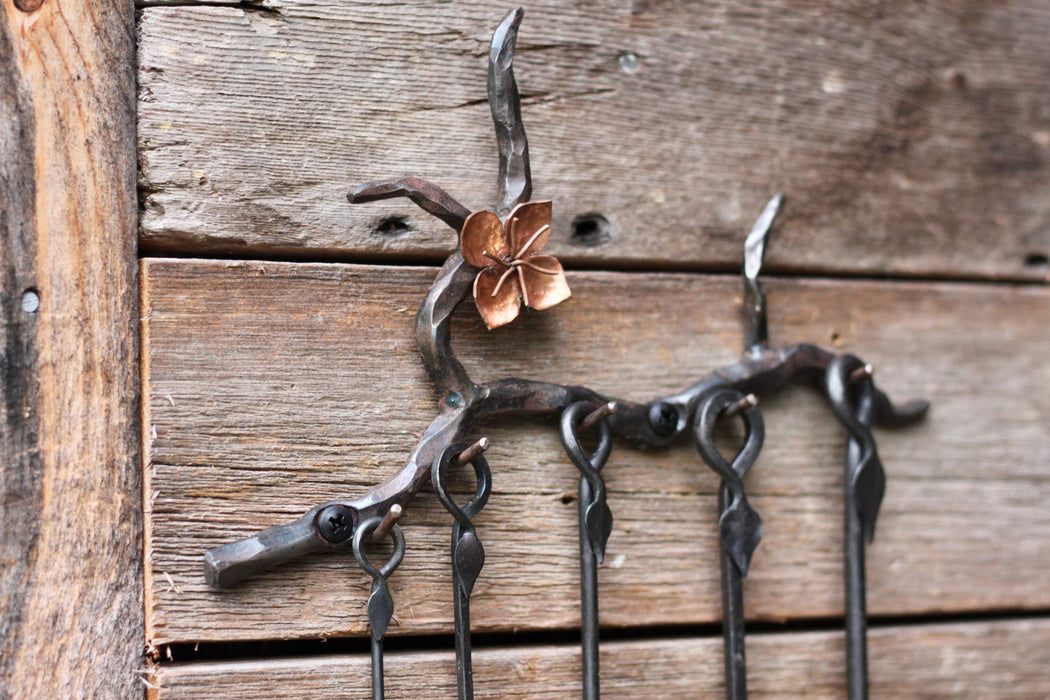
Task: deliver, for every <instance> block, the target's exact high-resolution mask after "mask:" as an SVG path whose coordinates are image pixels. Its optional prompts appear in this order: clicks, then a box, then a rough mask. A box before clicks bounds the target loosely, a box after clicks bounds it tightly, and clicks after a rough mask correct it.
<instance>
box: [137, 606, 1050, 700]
mask: <svg viewBox="0 0 1050 700" xmlns="http://www.w3.org/2000/svg"><path fill="white" fill-rule="evenodd" d="M747 641H748V690H749V693H750V696H751V697H760V698H774V697H777V698H801V697H805V698H836V699H837V698H841V697H843V693H844V690H843V688H844V683H845V668H844V665H843V661H842V659H843V653H842V648H843V644H844V643H843V641H842V635H841V634H837V633H834V632H811V633H798V634H755V635H750V636H749V637H748V640H747ZM601 663H602V697H606V698H643V697H644V698H689V700H697V699H699V698H722V697H724V696H725V691H724V690H723V687H722V649H721V640H719V639H711V638H699V639H688V638H679V639H661V640H658V641H646V642H641V641H639V642H614V643H606V644H603V645H602V661H601ZM579 666H580V654H579V649H578V648H577V647H575V646H543V647H517V648H502V649H481V650H476V651H475V653H474V674H475V678H476V683H475V694H476V696H477V697H479V698H503V699H511V698H529V699H530V700H534V699H535V698H550V699H551V700H553V699H554V698H578V697H580V680H579ZM386 667H387V674H386V691H387V697H389V698H418V697H420V692H419V689H420V688H427V693H426V697H431V698H445V697H447V698H451V697H455V693H456V691H455V687H456V677H455V661H454V660H453V658H452V654H451V653H438V652H426V653H401V654H389V655H388V656H387V661H386ZM1048 669H1050V623H1048V622H1047V621H1046V620H1019V621H1013V622H992V623H988V622H979V623H967V624H940V625H928V626H909V627H886V628H880V629H875V630H872V631H871V680H872V686H871V695H872V697H873V698H959V697H966V698H996V700H1000V699H1002V698H1038V697H1046V696H1047V694H1050V671H1048ZM152 682H153V683H154V684H155V685H158V686H159V688H158V689H155V690H154V691H151V697H153V698H156V699H157V700H177V699H179V698H202V697H222V698H228V699H229V700H239V699H240V698H245V699H248V698H250V699H252V700H255V699H256V698H284V697H311V698H318V697H325V698H363V697H368V692H369V691H368V688H369V676H368V660H367V658H365V657H364V656H363V655H362V656H350V657H348V656H325V657H311V658H299V659H279V660H260V661H238V662H227V663H200V664H182V665H179V664H174V665H171V666H164V667H161V668H160V669H159V670H158V671H157V673H156V675H155V677H154V678H153V681H152Z"/></svg>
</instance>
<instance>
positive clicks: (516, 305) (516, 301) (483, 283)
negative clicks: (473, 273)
mask: <svg viewBox="0 0 1050 700" xmlns="http://www.w3.org/2000/svg"><path fill="white" fill-rule="evenodd" d="M504 271H506V268H503V269H501V268H498V267H495V266H493V267H488V268H485V269H484V270H482V271H481V272H479V273H478V276H477V277H475V278H474V304H475V305H476V306H477V307H478V313H479V314H481V318H482V319H484V321H485V325H486V326H488V328H489V330H492V329H493V328H496V327H497V326H504V325H506V324H508V323H510V322H511V321H513V320H514V319H516V318H517V317H518V313H519V312H520V311H521V287H520V286H518V276H517V275H516V274H514V272H511V273H510V274H509V275H508V276H507V279H505V280H503V284H502V285H500V288H499V291H498V292H497V293H496V296H492V292H493V290H494V289H495V288H496V285H497V284H498V283H499V279H500V277H501V276H502V275H503V272H504Z"/></svg>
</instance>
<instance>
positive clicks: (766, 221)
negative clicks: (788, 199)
mask: <svg viewBox="0 0 1050 700" xmlns="http://www.w3.org/2000/svg"><path fill="white" fill-rule="evenodd" d="M783 203H784V194H783V193H782V192H777V193H776V194H775V195H773V198H772V199H770V200H769V202H767V203H766V208H765V209H763V210H762V213H761V214H760V215H759V216H758V219H756V220H755V225H754V226H752V227H751V233H749V234H747V240H745V241H744V318H745V322H746V324H747V325H746V328H745V329H744V348H745V350H747V351H749V352H752V353H754V352H756V351H758V350H759V349H760V348H761V347H762V346H764V345H765V344H766V342H767V341H768V340H769V326H768V324H767V323H766V295H765V293H764V292H763V291H762V283H761V282H759V281H758V273H760V272H761V271H762V258H763V257H764V256H765V254H766V237H767V236H768V235H769V231H770V229H771V228H773V220H774V219H775V218H777V213H778V212H779V211H780V207H781V205H782V204H783Z"/></svg>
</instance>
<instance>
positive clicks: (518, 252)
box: [507, 200, 551, 258]
mask: <svg viewBox="0 0 1050 700" xmlns="http://www.w3.org/2000/svg"><path fill="white" fill-rule="evenodd" d="M514 219H517V220H518V222H517V223H516V224H512V222H513V221H514ZM544 226H546V227H547V230H546V231H544V232H543V233H541V234H540V235H539V236H537V237H536V240H534V241H533V242H532V243H531V244H530V245H529V248H528V250H525V251H523V250H522V247H523V246H524V245H525V244H526V243H528V242H529V239H530V238H532V237H533V236H535V235H536V232H537V231H539V230H540V229H542V228H543V227H544ZM550 226H551V203H550V201H549V200H548V201H546V202H525V203H524V204H519V205H518V206H516V207H514V210H513V211H511V213H510V216H508V217H507V242H508V243H509V244H510V248H511V255H514V256H516V257H519V258H525V257H528V256H529V255H530V254H531V253H538V252H540V250H542V249H543V246H545V245H547V239H548V238H550V237H551V229H550Z"/></svg>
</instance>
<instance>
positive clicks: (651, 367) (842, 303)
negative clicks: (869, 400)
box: [144, 260, 1050, 644]
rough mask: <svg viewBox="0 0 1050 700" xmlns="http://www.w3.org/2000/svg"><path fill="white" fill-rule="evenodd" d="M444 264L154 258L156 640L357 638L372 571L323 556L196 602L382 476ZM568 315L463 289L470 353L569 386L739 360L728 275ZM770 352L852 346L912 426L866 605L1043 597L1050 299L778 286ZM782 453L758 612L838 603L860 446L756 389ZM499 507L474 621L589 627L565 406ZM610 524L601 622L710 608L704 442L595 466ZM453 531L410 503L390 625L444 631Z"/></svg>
mask: <svg viewBox="0 0 1050 700" xmlns="http://www.w3.org/2000/svg"><path fill="white" fill-rule="evenodd" d="M434 275H435V270H434V269H425V268H409V267H370V266H348V265H321V264H282V263H247V262H245V263H242V262H204V261H196V262H191V261H170V260H150V261H147V264H146V266H145V275H144V289H145V292H146V301H145V303H144V318H145V321H146V323H145V329H146V338H147V340H146V343H147V348H146V349H145V350H144V353H145V355H146V359H147V363H148V365H147V366H148V372H149V376H148V378H147V386H148V392H149V396H148V409H149V417H148V423H147V426H146V430H147V433H148V441H149V448H148V453H149V460H148V470H147V475H148V480H149V484H148V492H149V499H148V500H149V503H150V506H151V507H150V513H149V514H148V516H147V517H148V519H149V521H150V525H149V528H150V533H151V535H150V536H151V538H152V539H151V542H150V544H149V551H148V555H147V556H148V558H149V561H148V564H147V572H148V574H149V576H150V581H149V582H148V589H149V591H150V595H151V600H150V602H149V604H148V606H147V607H148V611H149V612H148V635H149V637H150V639H151V640H152V641H154V642H155V643H158V644H159V643H163V642H172V641H193V640H233V639H268V638H294V637H317V636H339V635H360V634H362V633H363V632H364V631H365V630H366V619H365V615H364V601H365V597H366V595H367V590H368V585H369V581H368V579H367V578H366V577H365V576H364V575H363V574H362V573H361V572H360V571H359V570H358V569H357V567H356V565H355V564H354V563H353V562H352V560H351V559H350V558H349V557H341V556H332V555H326V556H321V555H318V556H314V557H311V558H308V559H305V560H302V561H301V562H300V563H298V564H296V565H294V566H288V567H284V568H279V569H277V570H274V571H272V572H271V573H269V574H267V575H266V576H263V577H260V578H257V579H254V580H250V581H247V582H245V583H243V584H241V585H239V586H238V587H235V588H234V589H231V590H222V591H213V590H209V589H208V588H207V587H206V586H205V583H204V580H203V575H202V560H201V556H202V552H203V551H204V550H205V549H207V548H209V547H214V546H216V545H219V544H222V543H224V542H227V541H230V540H232V539H238V538H241V537H244V536H247V535H248V534H250V533H252V532H254V531H256V530H259V529H262V528H264V527H267V526H269V525H272V524H275V523H278V522H283V521H287V520H289V519H292V518H295V517H298V516H299V515H300V514H301V513H302V512H304V511H305V510H307V509H308V508H310V507H311V506H313V505H314V504H316V503H319V502H323V501H325V500H328V499H330V498H334V497H342V496H354V495H358V494H360V493H361V492H363V491H364V490H365V489H366V488H368V487H370V486H371V485H373V484H375V483H377V482H378V481H381V480H383V479H385V478H387V477H388V476H390V475H391V474H393V473H394V472H395V471H396V470H397V469H398V468H399V467H400V466H401V464H402V463H403V460H404V459H405V457H406V455H407V454H408V452H409V450H410V448H411V447H412V445H413V443H414V441H415V439H416V437H417V435H418V434H419V433H420V432H421V431H422V430H423V429H424V427H425V426H426V425H427V423H428V422H429V421H430V420H431V418H432V417H433V416H434V415H435V413H436V410H435V405H434V403H433V402H434V400H435V398H434V396H433V393H432V390H431V388H430V386H429V385H428V383H427V379H426V375H425V373H424V371H423V368H422V367H421V365H420V363H419V360H418V357H417V356H416V354H415V347H414V345H413V342H412V320H413V316H414V313H415V307H416V304H418V302H419V301H420V300H421V299H422V297H423V294H424V292H425V290H426V288H427V287H428V285H429V284H430V282H431V281H432V280H433V277H434ZM569 281H570V284H571V285H572V287H573V292H574V296H573V298H572V299H571V300H570V301H568V302H566V303H565V304H563V305H561V306H559V307H558V308H557V309H553V310H551V311H548V312H545V313H542V314H530V315H528V316H527V317H525V318H523V319H521V320H519V321H516V322H515V323H514V324H512V325H511V326H509V327H508V328H506V329H500V330H497V331H493V332H485V331H484V327H483V325H482V324H481V322H480V320H479V319H478V318H477V316H476V315H475V313H474V310H473V308H472V305H471V304H470V303H469V302H468V303H467V304H466V307H468V308H464V309H460V311H459V312H458V314H457V317H456V320H455V321H454V324H453V338H454V339H455V341H454V345H455V347H456V348H457V351H458V353H459V355H460V357H461V358H462V359H463V361H464V363H465V364H466V366H467V369H468V370H469V371H470V372H472V373H474V374H476V378H478V379H481V380H487V379H493V378H496V377H501V376H508V375H518V376H523V377H527V378H544V379H547V380H551V381H559V382H564V383H574V382H582V383H585V384H587V385H589V386H592V387H593V388H595V389H597V390H599V391H605V392H608V393H611V394H614V395H619V396H623V397H625V398H634V399H649V398H652V397H655V396H659V395H662V394H664V393H668V392H671V391H673V390H677V389H680V388H682V387H685V386H686V385H688V384H690V383H692V381H694V380H695V379H697V378H698V377H699V376H700V375H702V374H704V373H706V372H708V371H710V370H712V369H714V368H716V367H720V366H723V365H726V364H730V363H732V362H735V361H736V360H737V359H738V357H739V355H738V353H739V348H740V343H741V337H742V323H741V321H740V318H739V312H738V308H739V302H740V284H739V282H738V280H737V279H735V278H732V277H712V276H699V275H684V274H661V275H642V274H632V273H597V272H592V273H570V275H569ZM768 288H769V296H770V323H771V337H772V338H773V342H775V343H789V342H799V341H815V342H821V343H824V344H825V345H829V346H838V347H840V348H843V349H850V350H854V351H856V352H858V353H859V354H860V355H861V356H862V357H864V358H865V359H866V360H868V361H871V362H873V363H875V365H876V366H877V368H878V373H879V374H878V377H879V382H880V384H881V385H882V386H883V387H885V388H886V389H888V390H889V391H890V392H891V395H893V396H896V397H897V398H899V399H907V398H913V397H918V396H923V397H926V398H929V399H931V400H932V401H933V407H934V408H933V412H932V414H931V416H930V417H929V418H928V420H927V421H926V422H925V423H924V424H923V425H921V426H917V427H914V428H910V429H906V430H900V431H881V432H880V433H879V435H878V438H879V448H880V454H881V455H882V457H883V461H884V463H885V465H886V469H887V471H888V475H889V491H888V494H887V498H886V502H885V504H884V507H883V513H882V516H881V518H880V522H879V530H878V535H877V539H876V542H875V544H874V545H873V546H872V547H871V549H870V558H869V567H868V581H869V600H868V602H869V610H870V611H871V613H872V614H874V615H905V614H921V613H951V612H959V611H975V610H992V609H1045V608H1046V606H1047V605H1048V604H1050V589H1048V588H1047V587H1046V586H1045V585H1044V582H1043V581H1041V580H1039V577H1036V576H1022V575H1018V570H1019V569H1021V568H1023V569H1024V570H1028V571H1042V570H1047V568H1048V567H1050V513H1048V511H1047V509H1046V507H1045V504H1046V502H1047V499H1048V498H1050V478H1048V475H1047V473H1046V469H1045V465H1046V464H1047V462H1048V460H1050V439H1048V438H1050V427H1048V426H1050V399H1048V397H1047V396H1046V394H1045V392H1040V391H1032V387H1038V386H1042V385H1043V384H1044V383H1046V382H1047V381H1050V364H1048V362H1047V359H1046V353H1045V349H1046V347H1047V343H1048V341H1050V290H1046V289H1044V288H1039V287H1010V286H998V285H962V284H930V283H901V284H894V285H883V284H877V283H871V282H860V281H857V282H845V281H838V282H833V281H820V280H814V281H805V282H802V281H789V280H778V279H773V280H770V281H769V283H768ZM763 407H764V415H765V418H766V423H767V444H766V448H765V450H764V451H763V454H762V456H761V458H760V460H759V462H758V463H757V464H756V466H755V468H754V469H753V470H752V471H751V473H750V474H749V476H748V489H749V493H750V494H753V501H752V502H753V504H754V506H755V507H756V509H757V510H758V511H759V512H760V513H761V515H762V517H763V519H764V520H765V524H766V525H765V539H764V540H763V542H762V544H761V546H760V547H759V548H758V550H757V552H756V554H755V558H754V562H753V564H752V572H751V575H750V576H749V578H748V579H747V581H746V584H745V595H746V601H747V605H746V607H747V612H748V614H749V616H750V617H751V618H752V619H765V620H782V619H786V618H815V617H825V616H835V615H840V614H841V612H842V583H841V576H842V567H841V561H840V560H841V537H842V535H841V528H842V519H841V518H842V516H841V512H842V496H841V492H842V482H841V478H842V477H841V472H842V468H841V463H842V450H843V447H844V441H845V437H844V434H843V433H842V431H841V430H840V429H839V428H838V426H837V424H836V423H835V421H834V420H833V418H832V417H831V415H830V412H829V411H828V410H827V409H826V407H824V406H823V405H822V402H821V400H820V399H819V398H818V396H817V394H816V392H814V391H812V390H809V389H805V388H798V389H793V390H791V391H789V392H786V393H785V394H781V395H779V396H777V397H773V398H770V399H769V400H766V401H764V402H763ZM482 433H483V434H485V435H488V436H489V437H490V438H491V440H492V443H493V447H492V448H491V450H490V451H489V457H490V463H491V464H492V465H493V471H494V495H493V497H492V499H491V501H490V503H489V505H488V506H487V507H486V508H485V510H484V511H483V513H482V514H481V515H480V516H479V518H478V521H477V522H478V532H479V536H480V537H481V538H482V541H483V542H484V544H485V548H486V551H487V552H488V561H487V564H486V567H485V569H484V571H483V573H482V575H481V577H480V579H479V581H478V584H477V587H476V588H475V593H474V597H473V602H472V618H473V624H474V627H475V629H476V630H486V631H494V630H512V629H544V628H571V627H574V626H576V625H577V624H578V616H579V610H578V603H577V600H578V598H577V596H578V580H577V577H578V573H577V563H576V562H577V558H576V557H577V554H576V551H577V543H576V536H577V535H576V532H577V528H576V504H575V503H574V502H572V496H573V493H574V490H575V487H576V483H577V476H576V474H575V471H574V469H573V468H572V466H571V465H570V464H569V462H568V461H567V459H566V457H565V456H564V453H563V450H562V448H561V446H560V443H559V442H558V439H557V437H556V431H555V430H554V429H553V424H552V423H551V422H549V421H543V420H535V421H520V420H506V421H500V422H494V423H493V424H492V425H491V426H489V427H486V428H485V429H484V430H479V432H478V436H480V435H481V434H482ZM605 474H606V479H607V483H608V486H609V489H610V505H611V507H612V510H613V512H614V514H615V523H614V531H613V534H612V537H611V539H610V542H609V549H608V552H609V553H608V556H607V560H606V562H607V563H606V564H605V565H604V566H603V567H602V568H601V569H600V572H599V580H600V586H601V604H602V622H603V624H605V625H610V626H626V625H658V624H688V623H709V622H714V621H717V620H718V619H719V618H720V602H719V600H720V599H719V584H718V563H717V561H718V560H717V556H716V546H717V544H716V525H715V523H716V497H715V492H716V487H717V480H716V478H715V477H714V475H713V473H711V472H709V471H708V470H707V469H706V468H705V467H703V465H702V463H701V462H700V460H699V458H698V457H697V455H696V452H695V450H694V449H693V447H692V446H691V445H688V444H681V445H678V446H675V447H673V448H671V449H668V450H666V451H652V452H648V453H641V452H638V451H635V450H632V449H631V448H630V447H628V446H626V445H623V446H620V447H618V448H617V449H616V450H615V451H614V452H613V455H612V457H611V458H610V462H609V466H608V467H607V468H606V470H605ZM450 524H451V523H450V519H449V517H448V515H447V513H445V511H444V510H443V509H442V508H441V506H440V505H439V504H438V503H437V501H436V499H435V498H434V497H433V496H432V495H431V494H428V493H424V494H422V495H420V496H419V497H417V499H416V500H415V501H413V502H412V503H411V505H410V506H409V507H408V508H407V509H406V514H405V516H404V518H403V525H404V529H405V533H406V537H407V539H408V543H409V546H408V553H407V554H406V557H405V561H404V563H403V564H402V567H401V569H399V570H398V572H397V573H396V574H395V575H394V576H393V577H392V579H391V585H392V591H393V595H394V598H395V601H396V603H397V606H398V608H397V615H398V618H399V620H398V623H397V624H396V625H395V626H394V627H393V628H392V631H391V633H392V634H405V633H423V632H435V631H448V630H449V629H450V628H451V613H452V609H451V605H450V601H451V592H450V591H451V588H450V573H449V567H448V563H447V558H448V552H447V547H448V528H449V527H450Z"/></svg>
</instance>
